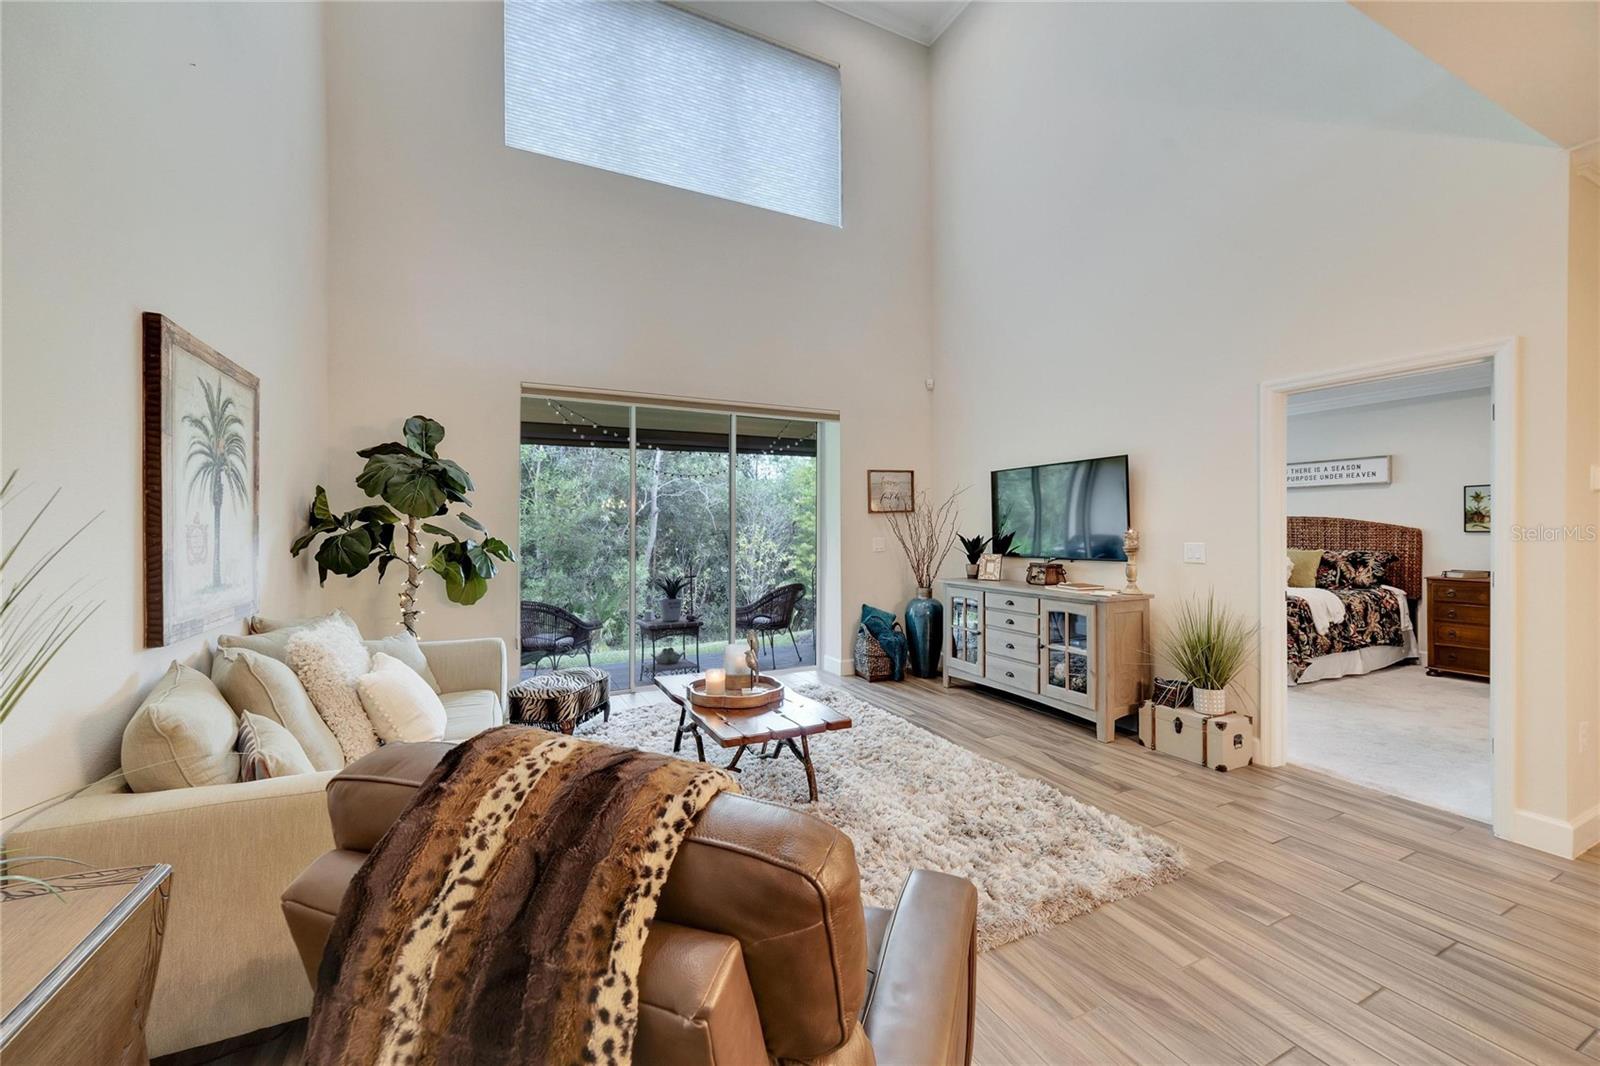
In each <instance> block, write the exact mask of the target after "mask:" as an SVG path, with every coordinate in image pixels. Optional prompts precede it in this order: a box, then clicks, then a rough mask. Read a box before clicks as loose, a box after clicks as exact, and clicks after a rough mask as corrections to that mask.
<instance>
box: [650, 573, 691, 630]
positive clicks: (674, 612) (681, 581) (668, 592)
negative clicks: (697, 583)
mask: <svg viewBox="0 0 1600 1066" xmlns="http://www.w3.org/2000/svg"><path fill="white" fill-rule="evenodd" d="M688 583H689V579H688V578H686V577H658V578H656V579H655V582H654V584H655V587H656V588H658V589H660V590H661V618H662V620H663V621H666V622H676V621H678V620H679V619H680V618H682V617H683V604H682V602H681V601H680V600H679V599H678V594H679V593H680V592H682V591H683V587H684V586H685V585H687V584H688Z"/></svg>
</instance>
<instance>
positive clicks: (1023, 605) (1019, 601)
mask: <svg viewBox="0 0 1600 1066" xmlns="http://www.w3.org/2000/svg"><path fill="white" fill-rule="evenodd" d="M983 605H984V606H985V607H987V608H988V609H989V610H991V611H1005V612H1007V613H1009V614H1038V613H1039V597H1037V596H1023V595H1020V594H1018V593H1015V592H985V593H984V594H983Z"/></svg>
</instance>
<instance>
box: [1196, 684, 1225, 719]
mask: <svg viewBox="0 0 1600 1066" xmlns="http://www.w3.org/2000/svg"><path fill="white" fill-rule="evenodd" d="M1194 709H1195V710H1197V711H1199V712H1200V713H1201V714H1203V715H1205V716H1206V717H1207V718H1211V717H1214V716H1216V715H1219V714H1227V713H1228V690H1227V689H1224V688H1201V687H1199V686H1198V685H1196V686H1195V689H1194Z"/></svg>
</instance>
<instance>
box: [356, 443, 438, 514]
mask: <svg viewBox="0 0 1600 1066" xmlns="http://www.w3.org/2000/svg"><path fill="white" fill-rule="evenodd" d="M429 465H430V464H429V461H428V460H426V459H423V458H421V457H420V456H417V455H413V454H412V453H410V452H405V453H401V454H396V453H394V452H386V453H384V454H382V455H374V456H373V457H372V458H370V459H368V460H367V465H366V466H365V467H364V468H362V471H361V474H360V476H358V477H357V478H356V484H357V485H359V486H361V489H362V491H364V492H365V493H366V494H367V495H368V496H382V497H383V499H384V502H385V503H387V504H389V505H390V506H391V507H393V508H395V509H396V510H398V511H399V512H400V513H401V514H406V515H410V516H411V517H413V518H427V517H428V516H429V515H431V514H433V513H434V512H435V511H437V510H438V509H439V508H440V506H442V505H443V504H444V492H443V490H441V489H440V488H439V483H438V481H436V480H435V479H434V476H433V473H432V472H431V471H430V470H429V469H428V466H429Z"/></svg>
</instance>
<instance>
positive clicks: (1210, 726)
mask: <svg viewBox="0 0 1600 1066" xmlns="http://www.w3.org/2000/svg"><path fill="white" fill-rule="evenodd" d="M1182 687H1184V686H1171V685H1164V684H1163V683H1162V682H1160V681H1159V679H1158V681H1157V694H1156V699H1153V700H1145V702H1144V706H1143V707H1141V708H1140V709H1139V743H1141V744H1143V745H1144V746H1145V747H1147V748H1149V749H1151V750H1152V751H1157V752H1160V753H1161V754H1162V755H1172V756H1176V757H1177V758H1180V759H1187V760H1189V761H1190V762H1192V763H1199V764H1200V765H1202V766H1209V767H1210V768H1211V769H1213V770H1234V769H1237V768H1239V767H1241V766H1248V765H1250V760H1251V758H1253V757H1254V755H1255V750H1256V740H1255V728H1254V725H1253V723H1252V722H1251V720H1250V718H1249V716H1248V715H1243V714H1219V715H1211V716H1208V715H1204V714H1201V713H1200V712H1199V711H1197V710H1195V709H1194V708H1193V707H1183V706H1166V705H1164V704H1163V703H1160V702H1157V701H1158V700H1163V701H1165V700H1170V701H1173V702H1176V703H1181V702H1185V696H1186V693H1183V692H1182Z"/></svg>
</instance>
